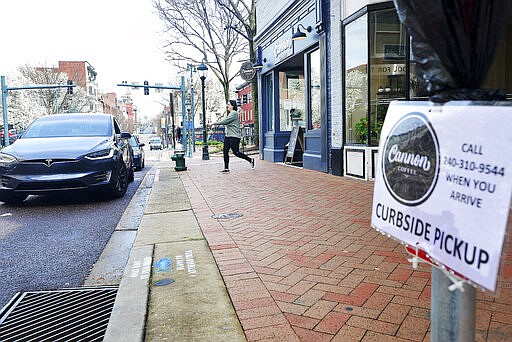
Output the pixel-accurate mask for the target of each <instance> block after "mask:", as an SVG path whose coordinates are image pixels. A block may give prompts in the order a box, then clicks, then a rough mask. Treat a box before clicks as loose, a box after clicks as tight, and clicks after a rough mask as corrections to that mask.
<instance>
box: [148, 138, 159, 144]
mask: <svg viewBox="0 0 512 342" xmlns="http://www.w3.org/2000/svg"><path fill="white" fill-rule="evenodd" d="M150 142H151V143H153V144H159V143H160V139H158V138H157V139H151V140H150Z"/></svg>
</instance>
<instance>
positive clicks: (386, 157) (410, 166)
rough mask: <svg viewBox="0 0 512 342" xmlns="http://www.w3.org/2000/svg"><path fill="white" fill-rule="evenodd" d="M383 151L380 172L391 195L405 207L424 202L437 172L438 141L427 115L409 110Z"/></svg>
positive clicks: (392, 130) (386, 142)
mask: <svg viewBox="0 0 512 342" xmlns="http://www.w3.org/2000/svg"><path fill="white" fill-rule="evenodd" d="M382 153H383V154H382V165H381V167H382V175H383V177H384V182H385V183H386V187H387V188H388V190H389V192H390V193H391V195H392V196H393V197H394V198H395V199H396V200H397V201H399V202H400V203H402V204H405V205H408V206H416V205H419V204H421V203H423V202H424V201H426V200H427V199H428V197H429V196H430V194H431V193H432V191H433V190H434V188H435V186H436V183H437V178H438V174H439V142H438V141H437V136H436V133H435V131H434V129H433V128H432V126H431V124H430V122H429V121H428V119H427V117H425V116H424V115H423V114H421V113H409V114H407V115H405V116H404V117H403V118H401V119H400V120H399V121H398V122H397V123H396V124H395V125H394V126H393V128H392V129H391V131H390V133H389V135H388V137H387V138H386V141H385V143H384V148H383V152H382Z"/></svg>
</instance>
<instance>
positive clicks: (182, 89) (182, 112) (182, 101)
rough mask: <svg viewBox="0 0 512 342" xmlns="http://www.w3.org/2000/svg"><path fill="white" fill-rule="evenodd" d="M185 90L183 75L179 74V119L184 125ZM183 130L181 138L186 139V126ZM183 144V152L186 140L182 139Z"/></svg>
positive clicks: (185, 147) (185, 148) (185, 150)
mask: <svg viewBox="0 0 512 342" xmlns="http://www.w3.org/2000/svg"><path fill="white" fill-rule="evenodd" d="M185 91H186V88H185V76H181V119H182V121H181V122H182V124H183V125H185V122H186V121H185V119H186V117H185V115H186V112H187V110H186V107H185ZM183 128H184V130H183V136H182V140H183V139H186V136H187V135H186V132H187V131H186V128H187V127H183ZM183 142H184V144H182V146H183V151H184V152H187V142H186V141H183Z"/></svg>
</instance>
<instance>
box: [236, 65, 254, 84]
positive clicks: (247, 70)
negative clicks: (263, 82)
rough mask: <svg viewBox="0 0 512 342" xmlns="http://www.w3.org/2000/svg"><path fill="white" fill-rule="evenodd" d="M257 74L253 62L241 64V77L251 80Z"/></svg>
mask: <svg viewBox="0 0 512 342" xmlns="http://www.w3.org/2000/svg"><path fill="white" fill-rule="evenodd" d="M254 75H256V69H254V68H253V66H252V63H251V62H249V61H246V62H243V63H242V65H241V66H240V77H241V78H242V79H243V80H244V81H250V80H252V79H253V78H254Z"/></svg>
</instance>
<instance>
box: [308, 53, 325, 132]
mask: <svg viewBox="0 0 512 342" xmlns="http://www.w3.org/2000/svg"><path fill="white" fill-rule="evenodd" d="M309 72H310V79H309V80H310V81H309V82H310V85H309V89H310V100H309V103H310V106H311V121H310V122H311V125H310V127H309V128H310V129H319V128H320V123H321V120H320V119H321V114H322V111H321V101H320V88H321V86H320V85H321V83H320V50H315V51H313V52H311V53H310V54H309Z"/></svg>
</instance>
